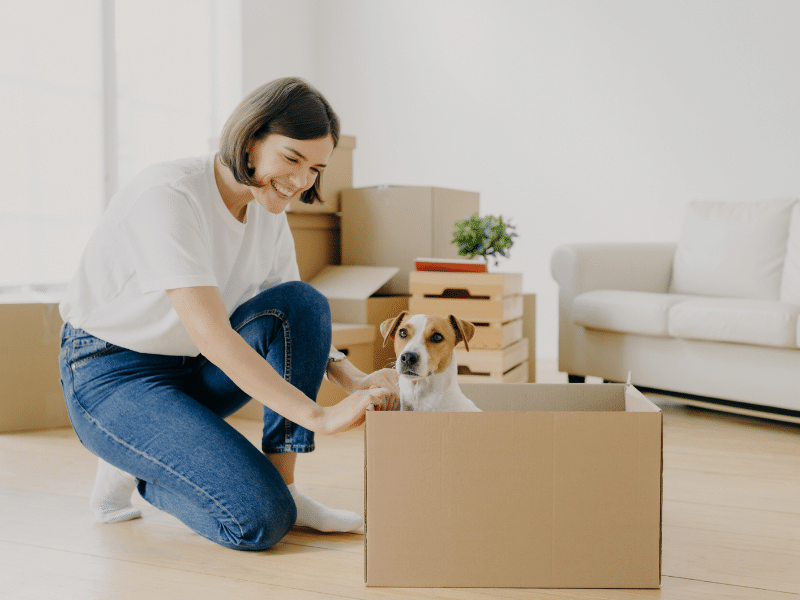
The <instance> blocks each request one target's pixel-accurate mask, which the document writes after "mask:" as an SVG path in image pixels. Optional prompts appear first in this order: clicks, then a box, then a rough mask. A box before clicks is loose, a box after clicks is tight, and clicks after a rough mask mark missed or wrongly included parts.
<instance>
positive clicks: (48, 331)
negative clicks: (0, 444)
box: [0, 293, 70, 432]
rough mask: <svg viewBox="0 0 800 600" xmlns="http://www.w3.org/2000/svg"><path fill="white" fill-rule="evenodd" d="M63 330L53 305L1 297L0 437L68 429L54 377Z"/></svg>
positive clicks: (27, 296) (31, 296) (21, 296)
mask: <svg viewBox="0 0 800 600" xmlns="http://www.w3.org/2000/svg"><path fill="white" fill-rule="evenodd" d="M61 325H62V321H61V315H59V314H58V303H57V302H56V301H55V300H53V299H49V298H47V297H46V296H43V295H41V294H36V293H16V294H5V293H3V294H0V331H2V335H0V432H9V431H25V430H31V429H48V428H51V427H68V426H69V424H70V423H69V417H68V416H67V408H66V404H65V403H64V394H63V392H62V390H61V383H60V381H59V379H60V375H59V372H58V354H59V352H60V349H61Z"/></svg>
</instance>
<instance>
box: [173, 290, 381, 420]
mask: <svg viewBox="0 0 800 600" xmlns="http://www.w3.org/2000/svg"><path fill="white" fill-rule="evenodd" d="M167 295H168V296H169V299H170V301H171V302H172V305H173V306H174V307H175V311H176V312H177V313H178V317H179V318H180V320H181V323H183V326H184V327H185V328H186V331H187V332H188V334H189V337H190V338H191V339H192V341H193V342H194V343H195V345H196V346H197V348H198V349H199V350H200V353H201V354H202V355H203V356H205V357H206V358H207V359H208V360H209V361H211V362H212V363H213V364H214V365H216V366H217V367H219V368H220V369H221V370H222V372H223V373H225V374H226V375H227V376H228V377H230V379H231V381H233V382H234V383H235V384H236V385H237V386H238V387H239V389H241V390H242V391H243V392H245V393H246V394H248V395H249V396H250V397H251V398H254V399H255V400H257V401H259V402H261V404H263V405H265V406H267V407H268V408H270V409H272V410H274V411H275V412H276V413H278V414H279V415H282V416H283V417H285V418H287V419H289V420H290V421H292V422H294V423H297V424H298V425H300V426H301V427H304V428H306V429H309V430H311V431H317V432H320V433H328V434H330V433H336V432H338V431H344V430H346V429H348V428H350V427H352V426H353V425H357V424H358V423H360V422H361V421H362V420H363V417H364V413H365V411H366V410H367V408H368V407H369V406H370V405H372V406H374V408H375V409H376V410H385V409H386V406H387V404H388V403H389V401H390V399H391V394H390V393H389V392H388V391H386V390H384V389H375V388H372V389H366V390H361V391H358V392H356V393H353V394H351V395H350V396H348V397H347V398H345V399H344V400H342V401H341V402H339V403H338V404H337V405H335V406H332V407H327V408H326V407H322V406H319V405H318V404H316V403H315V402H314V401H313V400H311V399H310V398H307V397H306V395H305V394H303V393H302V392H301V391H300V390H298V389H297V388H295V387H294V386H292V385H291V384H290V383H288V382H287V381H286V380H284V379H283V377H281V376H280V375H279V374H278V373H277V372H276V371H275V369H273V368H272V366H271V365H270V364H269V363H268V362H267V361H266V360H265V359H264V358H263V357H262V356H261V355H260V354H259V353H258V352H256V351H255V350H254V349H253V348H251V347H250V345H249V344H248V343H247V342H245V341H244V338H242V337H241V336H240V335H239V334H238V333H236V332H235V331H234V330H233V328H232V327H231V325H230V321H229V320H228V314H227V311H226V309H225V304H224V302H223V300H222V295H221V294H220V292H219V289H218V288H216V287H213V286H210V287H188V288H177V289H173V290H167Z"/></svg>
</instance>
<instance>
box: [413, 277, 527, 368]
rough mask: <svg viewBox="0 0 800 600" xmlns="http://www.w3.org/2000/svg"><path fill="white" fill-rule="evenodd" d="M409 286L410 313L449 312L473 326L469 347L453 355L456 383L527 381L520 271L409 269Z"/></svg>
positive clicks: (434, 313) (443, 313)
mask: <svg viewBox="0 0 800 600" xmlns="http://www.w3.org/2000/svg"><path fill="white" fill-rule="evenodd" d="M409 287H410V289H411V301H410V302H409V307H410V310H411V312H412V313H424V314H430V315H440V316H447V315H449V314H453V315H455V316H457V317H458V318H460V319H464V320H466V321H470V322H472V323H473V324H475V326H476V327H475V336H474V337H473V338H472V340H471V341H470V342H469V351H468V352H458V353H457V358H458V373H459V375H458V380H459V383H470V382H472V383H476V382H481V383H524V382H527V381H529V379H530V378H529V371H528V357H529V354H530V347H529V340H528V339H527V338H525V337H523V330H524V322H523V314H524V312H523V311H524V298H523V295H522V275H521V274H520V273H445V272H436V271H412V272H411V273H410V275H409ZM459 348H461V349H462V350H463V349H464V345H463V343H462V344H459Z"/></svg>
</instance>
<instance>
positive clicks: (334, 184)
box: [287, 135, 356, 213]
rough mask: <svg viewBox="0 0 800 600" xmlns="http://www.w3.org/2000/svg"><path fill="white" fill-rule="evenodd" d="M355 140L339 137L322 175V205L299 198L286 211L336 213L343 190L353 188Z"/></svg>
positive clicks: (351, 137)
mask: <svg viewBox="0 0 800 600" xmlns="http://www.w3.org/2000/svg"><path fill="white" fill-rule="evenodd" d="M355 147H356V138H355V137H353V136H352V135H340V136H339V144H338V145H337V146H336V148H334V150H333V152H332V153H331V158H330V160H328V166H327V167H325V172H324V173H323V174H322V186H321V191H322V200H323V204H306V203H305V202H301V201H300V199H299V198H293V199H292V200H291V202H289V206H288V208H287V211H289V212H296V213H337V212H339V207H340V195H341V191H342V190H344V189H348V188H352V187H353V150H354V149H355Z"/></svg>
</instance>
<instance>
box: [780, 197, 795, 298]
mask: <svg viewBox="0 0 800 600" xmlns="http://www.w3.org/2000/svg"><path fill="white" fill-rule="evenodd" d="M780 301H781V302H791V303H793V304H800V203H797V204H795V205H794V206H793V207H792V216H791V218H790V220H789V239H788V241H787V242H786V259H785V260H784V262H783V278H782V279H781V293H780Z"/></svg>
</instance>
